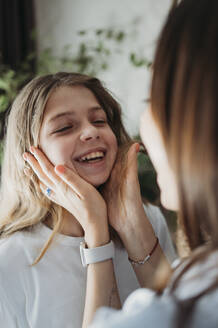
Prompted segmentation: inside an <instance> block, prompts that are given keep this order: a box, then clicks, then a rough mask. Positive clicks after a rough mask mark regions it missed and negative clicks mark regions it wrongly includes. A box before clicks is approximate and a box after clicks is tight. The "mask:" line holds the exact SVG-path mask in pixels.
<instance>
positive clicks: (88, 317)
mask: <svg viewBox="0 0 218 328" xmlns="http://www.w3.org/2000/svg"><path fill="white" fill-rule="evenodd" d="M101 306H109V307H113V308H116V309H119V308H120V307H121V303H120V298H119V293H118V289H117V283H116V278H115V273H114V265H113V260H112V259H110V260H106V261H103V262H99V263H94V264H89V266H88V270H87V285H86V300H85V308H84V316H83V325H82V328H86V327H88V325H89V324H90V323H91V322H92V319H93V316H94V314H95V312H96V310H97V309H98V308H99V307H101Z"/></svg>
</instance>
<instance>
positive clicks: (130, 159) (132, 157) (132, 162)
mask: <svg viewBox="0 0 218 328" xmlns="http://www.w3.org/2000/svg"><path fill="white" fill-rule="evenodd" d="M139 149H140V145H139V143H134V144H133V145H131V147H130V148H129V151H128V154H127V167H128V171H129V172H128V174H129V175H131V176H132V175H133V176H137V177H138V161H137V154H138V152H139Z"/></svg>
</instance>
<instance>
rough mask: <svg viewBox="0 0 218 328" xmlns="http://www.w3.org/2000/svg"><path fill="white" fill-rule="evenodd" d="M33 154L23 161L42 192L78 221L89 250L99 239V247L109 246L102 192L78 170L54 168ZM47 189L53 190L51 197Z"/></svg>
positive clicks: (37, 151) (41, 155)
mask: <svg viewBox="0 0 218 328" xmlns="http://www.w3.org/2000/svg"><path fill="white" fill-rule="evenodd" d="M31 153H32V154H30V153H27V152H26V153H24V155H23V157H24V159H25V160H26V161H27V162H28V163H29V165H30V166H31V168H32V170H33V171H34V172H35V174H36V175H37V177H38V179H39V181H40V188H41V190H42V192H43V193H44V194H45V195H46V196H47V197H48V198H49V199H50V200H52V201H53V202H55V203H56V204H58V205H60V206H62V207H63V208H65V209H66V210H67V211H68V212H69V213H71V214H72V215H73V216H74V217H75V218H76V219H77V220H78V221H79V223H80V224H81V226H82V228H83V230H84V232H85V240H86V243H87V244H88V246H89V247H97V246H98V245H97V244H98V241H97V240H98V239H99V243H107V242H108V240H109V233H108V222H107V208H106V204H105V201H104V199H103V198H102V196H101V195H100V194H99V192H98V191H97V190H96V189H95V188H94V187H93V186H92V185H91V184H89V183H88V182H86V181H85V180H83V179H82V178H81V177H80V176H79V175H78V174H77V172H76V171H75V170H72V169H70V168H68V167H67V166H63V165H57V166H55V167H54V166H53V165H52V164H51V162H50V161H49V160H48V159H47V157H46V156H45V155H44V153H43V152H42V151H41V150H40V149H38V148H35V147H31ZM47 188H49V189H51V193H50V194H49V195H48V194H47V192H46V190H47ZM100 239H107V240H105V241H103V240H102V241H100Z"/></svg>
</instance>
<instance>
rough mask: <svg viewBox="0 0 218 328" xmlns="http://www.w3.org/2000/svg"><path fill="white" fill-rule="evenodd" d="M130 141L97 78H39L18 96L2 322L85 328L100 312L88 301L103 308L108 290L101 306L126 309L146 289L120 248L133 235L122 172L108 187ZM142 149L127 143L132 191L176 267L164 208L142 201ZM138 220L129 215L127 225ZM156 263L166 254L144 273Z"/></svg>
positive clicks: (2, 261)
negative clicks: (123, 205)
mask: <svg viewBox="0 0 218 328" xmlns="http://www.w3.org/2000/svg"><path fill="white" fill-rule="evenodd" d="M132 143H133V142H132V141H131V139H130V137H129V136H128V134H127V133H126V131H125V129H124V127H123V125H122V121H121V115H120V107H119V105H118V104H117V102H116V101H115V100H114V99H113V98H112V97H111V95H110V94H109V93H108V92H107V91H106V89H105V88H104V87H103V86H102V84H101V83H100V81H99V80H98V79H95V78H91V77H88V76H85V75H80V74H73V73H57V74H55V75H47V76H42V77H39V78H36V79H34V80H33V81H31V82H30V83H29V84H28V85H27V86H25V87H24V89H23V90H22V91H21V92H20V93H19V95H18V96H17V97H16V99H15V101H14V103H13V105H12V108H11V111H10V115H9V119H8V126H7V136H6V143H5V151H4V162H3V167H2V185H1V203H0V231H1V234H2V240H1V243H0V280H1V285H0V322H1V325H2V326H4V327H10V328H14V327H17V326H18V327H22V328H25V327H30V326H31V327H72V326H73V327H75V328H76V327H81V325H82V321H84V327H85V326H87V322H90V320H91V319H90V318H91V316H92V313H93V311H92V307H91V306H90V302H89V298H90V295H91V296H94V297H95V300H96V301H97V302H100V303H99V304H102V294H103V298H104V303H103V304H105V305H111V306H114V307H116V308H119V307H120V302H123V300H124V299H125V298H126V297H127V296H128V294H129V293H130V292H131V291H133V290H134V289H136V288H137V287H138V286H139V284H138V281H137V278H138V279H139V276H138V272H137V270H136V274H135V273H134V270H133V269H132V267H131V264H130V263H129V261H128V257H127V253H126V252H125V250H124V248H123V247H122V248H119V247H118V241H121V239H122V241H123V244H124V246H125V238H124V236H126V231H125V227H124V226H123V224H122V218H123V217H122V215H121V214H120V213H119V212H118V210H117V208H116V206H117V205H119V204H120V202H121V201H120V199H119V195H120V193H119V190H120V182H122V181H124V176H122V174H119V175H120V177H119V178H120V179H119V180H118V179H117V180H116V182H115V183H113V185H111V182H110V181H109V180H110V179H109V177H110V175H111V171H112V169H113V168H114V167H115V166H119V165H120V163H121V165H122V171H123V173H124V171H125V170H123V169H124V167H125V156H123V153H126V149H128V148H129V147H130V146H131V145H132ZM135 147H136V144H133V145H132V146H131V147H130V149H131V151H132V155H131V156H132V158H129V161H130V162H131V163H132V159H134V161H135V162H133V163H134V165H135V167H136V171H135V178H134V179H135V182H136V183H134V186H132V188H133V189H134V190H135V191H136V193H137V194H138V204H137V206H138V207H137V208H136V209H137V211H138V213H139V212H140V215H141V221H142V220H143V224H142V234H143V238H146V239H147V243H149V242H152V243H153V240H154V231H155V233H156V235H157V236H158V237H159V240H160V245H161V246H162V249H163V251H164V253H165V254H166V256H167V257H168V258H169V261H172V260H173V259H174V258H175V253H174V251H173V248H172V244H171V241H170V238H169V234H168V231H167V228H166V224H165V223H164V220H163V218H162V216H161V215H160V212H159V211H158V209H157V208H156V207H154V206H150V205H148V204H147V205H146V206H145V208H144V207H143V205H142V201H141V198H140V194H139V186H138V180H137V165H136V164H137V163H136V156H137V152H136V151H135ZM116 159H117V164H116V165H115V161H116ZM107 184H108V186H107ZM122 189H123V190H121V191H123V192H125V185H124V186H123V188H122ZM100 192H101V193H102V194H104V197H105V199H106V202H105V200H104V199H103V197H102V196H101V193H100ZM110 193H112V195H110ZM121 200H122V199H121ZM131 210H134V208H133V207H131ZM135 214H136V215H137V212H135ZM131 216H132V213H127V216H126V219H128V217H129V218H130V217H131ZM148 217H149V219H150V221H151V223H152V225H153V227H154V231H153V228H152V225H151V224H150V221H149V220H148ZM126 222H128V220H126ZM109 224H110V227H111V228H110V229H112V228H113V229H114V230H113V231H112V232H113V236H114V237H115V238H113V241H114V243H115V244H116V247H115V249H114V244H113V242H111V236H110V230H109ZM57 232H59V233H57ZM3 237H8V238H3ZM84 242H85V243H86V247H88V248H90V249H91V255H90V252H89V250H88V249H85V246H84V245H83V244H84ZM80 243H82V245H81V246H80ZM105 245H106V246H105ZM160 245H157V252H158V253H159V254H160V255H162V249H161V247H160ZM148 246H149V245H148ZM148 246H147V247H148ZM48 247H49V249H48ZM96 248H97V249H96ZM80 252H81V256H80ZM105 252H106V253H105ZM114 253H115V254H114ZM105 256H106V258H105ZM163 257H164V256H163ZM111 258H114V260H113V262H112V260H111ZM159 261H160V256H159V257H158V258H157V263H155V266H154V268H151V269H150V271H149V270H147V271H146V272H147V274H150V273H151V272H154V271H155V269H156V267H157V265H158V263H159ZM87 265H88V267H87ZM105 272H107V273H108V272H109V274H105ZM99 277H101V278H100V279H99ZM102 278H103V279H102ZM116 280H117V282H116ZM146 283H147V284H148V283H149V282H148V279H147V280H146ZM86 285H87V287H86ZM92 288H94V292H92ZM86 290H87V296H86ZM85 304H86V308H85V311H84V305H85ZM93 304H95V303H93ZM83 312H84V320H83Z"/></svg>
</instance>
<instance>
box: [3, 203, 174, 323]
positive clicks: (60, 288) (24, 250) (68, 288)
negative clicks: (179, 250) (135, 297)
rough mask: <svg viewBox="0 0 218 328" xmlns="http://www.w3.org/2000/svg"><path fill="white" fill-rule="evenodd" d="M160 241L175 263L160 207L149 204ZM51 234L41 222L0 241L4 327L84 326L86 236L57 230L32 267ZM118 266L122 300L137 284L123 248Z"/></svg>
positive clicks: (149, 211) (118, 259) (118, 283)
mask: <svg viewBox="0 0 218 328" xmlns="http://www.w3.org/2000/svg"><path fill="white" fill-rule="evenodd" d="M145 211H146V213H147V216H148V218H149V219H150V221H151V223H152V225H153V228H154V230H155V233H156V235H157V236H158V237H159V241H160V245H161V247H162V249H163V251H164V253H165V254H166V256H167V257H168V259H169V260H170V261H171V262H172V261H173V260H174V259H175V258H176V255H175V251H174V248H173V246H172V242H171V240H170V236H169V232H168V229H167V226H166V223H165V220H164V218H163V216H162V214H161V212H160V210H159V209H158V208H157V207H154V206H151V205H149V206H147V207H145ZM50 234H51V230H50V229H49V228H48V227H46V226H45V225H43V224H39V225H37V226H36V227H35V228H34V229H33V230H32V231H31V232H30V231H29V232H28V231H25V232H17V233H15V234H13V235H12V236H11V237H9V238H6V239H2V240H1V241H0V327H2V328H15V327H16V328H27V327H28V328H30V327H31V328H50V327H51V328H72V327H73V328H81V326H82V319H83V310H84V304H85V290H86V273H87V268H84V267H83V266H82V263H81V258H80V250H79V246H80V242H81V241H83V240H84V238H80V237H70V236H65V235H62V234H57V236H56V237H55V240H54V242H53V243H52V244H51V246H50V247H49V249H48V250H47V252H46V253H45V255H44V256H43V258H42V259H41V261H40V262H39V263H38V264H36V265H34V266H31V264H32V263H33V262H34V260H35V259H36V257H37V256H38V255H39V252H40V249H41V248H42V247H43V245H44V243H45V241H47V239H48V237H49V236H50ZM114 270H115V275H116V279H117V285H118V289H119V293H120V298H121V301H122V303H123V302H124V301H125V299H126V298H127V296H128V295H129V294H130V293H131V292H133V291H134V290H135V289H137V288H139V284H138V281H137V279H136V276H135V273H134V270H133V268H132V266H131V264H130V263H129V261H128V256H127V253H126V252H125V250H121V249H116V251H115V258H114Z"/></svg>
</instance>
